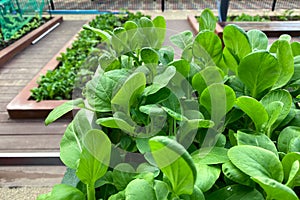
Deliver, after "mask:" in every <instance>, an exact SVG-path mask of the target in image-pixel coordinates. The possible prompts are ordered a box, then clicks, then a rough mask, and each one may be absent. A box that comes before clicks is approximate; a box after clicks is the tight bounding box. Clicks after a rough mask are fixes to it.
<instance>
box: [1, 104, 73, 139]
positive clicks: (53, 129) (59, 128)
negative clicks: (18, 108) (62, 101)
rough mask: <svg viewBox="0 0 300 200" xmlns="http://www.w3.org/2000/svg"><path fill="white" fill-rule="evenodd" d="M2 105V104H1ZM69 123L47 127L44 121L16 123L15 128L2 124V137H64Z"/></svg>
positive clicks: (57, 123)
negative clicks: (43, 135) (42, 135)
mask: <svg viewBox="0 0 300 200" xmlns="http://www.w3.org/2000/svg"><path fill="white" fill-rule="evenodd" d="M0 105H1V104H0ZM68 123H69V122H65V123H59V122H56V123H53V124H50V125H48V126H46V125H45V124H44V123H43V121H42V120H40V121H38V122H31V123H15V124H14V125H13V126H12V124H11V123H1V126H0V136H1V135H4V134H5V135H12V136H14V135H18V134H22V135H24V134H32V135H34V134H46V135H53V134H56V135H62V134H63V133H64V132H65V130H66V128H67V125H68Z"/></svg>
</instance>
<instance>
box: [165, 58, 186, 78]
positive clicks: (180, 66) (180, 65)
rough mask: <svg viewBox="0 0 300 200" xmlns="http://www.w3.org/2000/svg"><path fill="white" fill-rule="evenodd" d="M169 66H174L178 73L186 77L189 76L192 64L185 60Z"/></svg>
mask: <svg viewBox="0 0 300 200" xmlns="http://www.w3.org/2000/svg"><path fill="white" fill-rule="evenodd" d="M168 66H174V67H175V68H176V71H177V72H179V73H180V74H182V76H184V77H188V76H189V72H190V68H191V67H190V63H189V62H188V61H186V60H184V59H179V60H175V61H173V62H170V63H169V64H168Z"/></svg>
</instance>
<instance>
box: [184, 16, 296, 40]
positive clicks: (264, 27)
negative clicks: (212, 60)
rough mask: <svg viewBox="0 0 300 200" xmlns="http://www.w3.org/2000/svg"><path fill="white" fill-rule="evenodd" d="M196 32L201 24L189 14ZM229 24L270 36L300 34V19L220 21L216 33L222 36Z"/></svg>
mask: <svg viewBox="0 0 300 200" xmlns="http://www.w3.org/2000/svg"><path fill="white" fill-rule="evenodd" d="M188 21H189V23H190V24H191V26H192V28H193V30H194V32H195V33H198V32H199V24H198V21H197V19H196V18H195V16H188ZM227 24H236V25H238V26H240V27H241V28H243V29H244V30H245V31H248V30H252V29H258V30H261V31H263V32H264V33H265V34H266V35H267V36H268V37H279V36H280V35H282V34H289V35H290V36H292V37H297V36H300V29H299V26H300V21H284V22H283V21H268V22H235V21H231V22H218V23H217V26H216V30H215V32H216V34H218V35H219V37H221V38H222V35H223V29H224V27H225V26H226V25H227Z"/></svg>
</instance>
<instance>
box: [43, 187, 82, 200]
mask: <svg viewBox="0 0 300 200" xmlns="http://www.w3.org/2000/svg"><path fill="white" fill-rule="evenodd" d="M38 199H40V198H38ZM45 199H46V200H65V199H68V200H83V199H85V195H84V194H83V193H82V192H81V191H80V190H79V189H77V188H75V187H72V186H69V185H65V184H58V185H55V186H54V187H53V189H52V191H51V195H50V196H48V197H46V198H45ZM40 200H42V199H40Z"/></svg>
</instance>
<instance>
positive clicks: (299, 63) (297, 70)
mask: <svg viewBox="0 0 300 200" xmlns="http://www.w3.org/2000/svg"><path fill="white" fill-rule="evenodd" d="M299 79H300V55H298V56H295V57H294V75H293V76H292V78H291V79H290V82H296V81H297V80H299Z"/></svg>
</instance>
